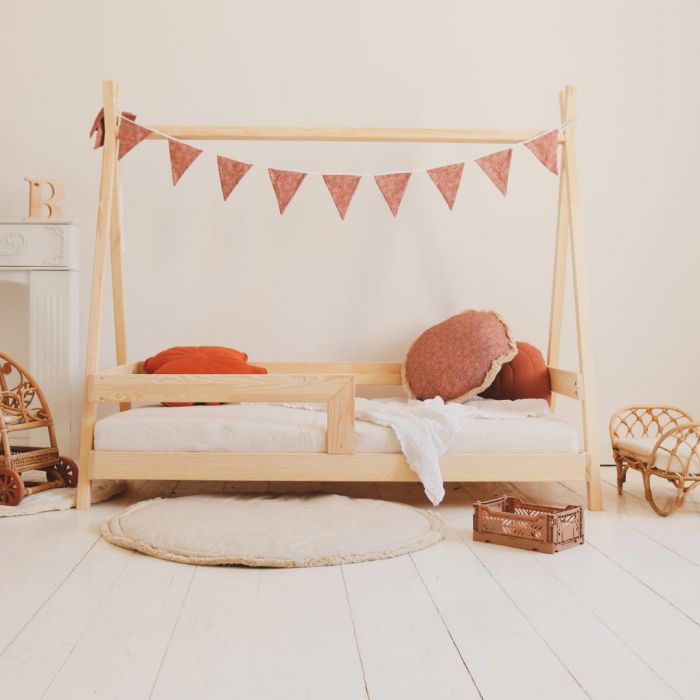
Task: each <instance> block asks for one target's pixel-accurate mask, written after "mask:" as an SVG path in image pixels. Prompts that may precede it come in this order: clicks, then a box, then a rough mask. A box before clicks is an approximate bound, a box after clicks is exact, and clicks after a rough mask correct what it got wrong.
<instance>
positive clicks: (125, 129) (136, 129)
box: [119, 119, 151, 159]
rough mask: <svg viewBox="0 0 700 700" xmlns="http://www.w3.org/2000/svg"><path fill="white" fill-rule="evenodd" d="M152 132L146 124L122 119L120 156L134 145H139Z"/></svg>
mask: <svg viewBox="0 0 700 700" xmlns="http://www.w3.org/2000/svg"><path fill="white" fill-rule="evenodd" d="M150 133H151V130H150V129H146V127H145V126H141V125H140V124H135V123H134V122H131V121H128V120H127V119H122V120H121V121H120V122H119V158H120V159H121V158H123V157H124V156H125V155H126V154H127V153H128V152H129V151H130V150H131V149H132V148H133V147H134V146H138V145H139V144H140V143H141V141H143V140H144V139H145V138H146V137H147V136H148V135H149V134H150Z"/></svg>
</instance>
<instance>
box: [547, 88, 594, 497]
mask: <svg viewBox="0 0 700 700" xmlns="http://www.w3.org/2000/svg"><path fill="white" fill-rule="evenodd" d="M561 104H562V107H563V116H564V121H565V122H566V123H567V128H566V131H565V132H564V148H563V158H562V174H561V185H560V188H561V195H560V200H559V206H560V211H559V222H558V225H557V253H556V256H557V257H556V260H555V268H554V270H555V271H554V290H553V294H552V318H551V321H552V328H551V329H550V341H549V352H550V354H551V353H554V355H555V357H554V359H555V360H556V359H558V355H559V339H560V336H561V316H562V308H561V305H562V304H563V295H564V284H563V281H564V277H565V266H566V243H565V242H563V241H562V240H561V239H562V238H564V237H565V236H563V235H562V234H563V231H564V229H565V227H566V226H567V225H568V233H569V242H570V244H571V269H572V271H573V278H574V301H575V307H576V337H577V340H578V356H579V371H580V373H581V376H582V377H583V401H582V404H581V412H582V414H583V442H584V451H585V453H586V488H587V493H588V508H589V510H601V509H602V507H603V499H602V492H601V484H600V458H599V457H598V430H597V427H598V426H597V411H596V390H595V377H594V375H593V349H592V346H591V331H590V310H589V299H588V281H587V278H586V266H585V261H584V250H583V239H582V234H581V204H580V199H579V181H578V160H577V157H576V88H575V86H573V85H567V86H566V87H565V88H564V90H563V91H562V96H561ZM562 205H564V206H563V209H562ZM551 359H552V357H551V355H550V360H551Z"/></svg>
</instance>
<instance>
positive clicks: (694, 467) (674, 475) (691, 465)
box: [610, 406, 700, 516]
mask: <svg viewBox="0 0 700 700" xmlns="http://www.w3.org/2000/svg"><path fill="white" fill-rule="evenodd" d="M610 441H611V443H612V447H613V457H614V459H615V466H616V467H617V492H618V493H619V494H621V493H622V486H623V484H624V483H625V479H626V478H627V470H628V469H636V470H637V471H639V472H641V474H642V478H643V480H644V495H645V496H646V499H647V501H649V504H650V505H651V507H652V508H653V509H654V510H655V511H656V512H657V513H658V514H659V515H663V516H666V515H671V513H673V512H674V511H676V510H678V508H680V507H681V506H682V505H683V504H684V503H685V500H686V497H687V495H688V494H689V493H690V492H691V491H692V490H693V489H694V488H695V487H696V486H697V485H698V484H700V423H696V422H695V421H694V420H693V418H692V417H691V416H690V415H688V414H687V413H686V412H685V411H683V410H681V409H680V408H676V407H674V406H627V407H626V408H622V409H620V410H619V411H617V412H616V413H614V414H613V417H612V418H611V419H610ZM652 476H656V477H659V478H661V479H664V480H665V481H666V482H668V483H669V484H672V485H673V486H675V492H671V493H672V495H669V496H667V497H665V498H664V496H663V491H662V490H657V495H656V497H654V494H653V493H652V488H651V477H652ZM662 499H663V502H662Z"/></svg>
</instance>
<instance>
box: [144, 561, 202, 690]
mask: <svg viewBox="0 0 700 700" xmlns="http://www.w3.org/2000/svg"><path fill="white" fill-rule="evenodd" d="M197 571H199V566H195V567H194V571H193V572H192V576H190V580H189V581H188V582H187V590H186V591H185V595H183V596H182V601H181V603H180V607H179V608H178V611H177V615H176V616H175V620H174V622H173V626H172V629H171V630H170V635H169V636H168V643H167V644H166V645H165V649H164V650H163V656H161V658H160V663H159V664H158V671H156V676H155V678H154V679H153V684H152V685H151V692H150V693H149V694H148V697H149V700H150V698H152V697H153V693H154V691H155V689H156V685H158V680H159V678H160V673H161V671H162V670H163V664H164V663H165V657H166V656H167V655H168V651H169V650H170V645H171V644H172V641H173V637H174V636H175V630H176V629H177V625H178V623H179V622H180V618H181V617H182V611H183V610H184V608H185V603H187V599H188V598H189V595H190V589H191V588H192V582H193V581H194V577H195V575H196V574H197Z"/></svg>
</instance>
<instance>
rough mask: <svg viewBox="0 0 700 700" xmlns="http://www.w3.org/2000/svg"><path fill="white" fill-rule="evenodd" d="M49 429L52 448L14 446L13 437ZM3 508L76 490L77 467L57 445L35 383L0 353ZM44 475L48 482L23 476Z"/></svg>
mask: <svg viewBox="0 0 700 700" xmlns="http://www.w3.org/2000/svg"><path fill="white" fill-rule="evenodd" d="M37 428H46V429H47V430H48V432H49V445H50V446H49V447H29V446H27V445H11V443H10V436H14V435H17V434H18V433H19V432H22V431H25V430H36V429H37ZM0 441H1V442H2V450H0V505H6V506H16V505H17V504H18V503H19V502H20V501H21V500H22V499H23V498H24V497H25V496H28V495H29V494H32V493H38V492H40V491H46V490H47V489H54V488H61V487H64V486H75V485H76V484H77V483H78V467H77V466H76V464H75V462H74V461H73V460H72V459H68V457H62V456H61V455H59V453H58V446H57V445H56V433H55V430H54V425H53V419H52V417H51V410H50V409H49V405H48V403H47V402H46V397H45V396H44V392H43V391H42V390H41V388H40V387H39V385H38V384H37V382H36V379H34V377H33V376H32V375H31V374H30V373H29V372H28V371H27V370H26V369H25V368H24V367H22V365H20V364H19V363H18V362H16V361H15V360H13V359H12V358H10V357H8V356H7V355H3V354H2V353H0ZM30 470H39V471H43V472H44V473H45V474H46V481H39V482H27V483H25V482H24V479H23V478H22V472H26V471H30Z"/></svg>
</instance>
